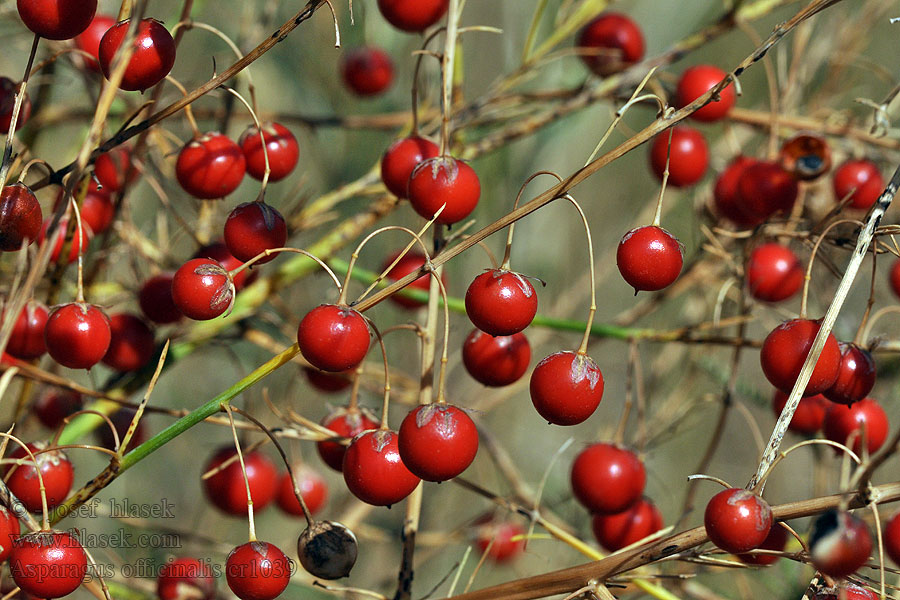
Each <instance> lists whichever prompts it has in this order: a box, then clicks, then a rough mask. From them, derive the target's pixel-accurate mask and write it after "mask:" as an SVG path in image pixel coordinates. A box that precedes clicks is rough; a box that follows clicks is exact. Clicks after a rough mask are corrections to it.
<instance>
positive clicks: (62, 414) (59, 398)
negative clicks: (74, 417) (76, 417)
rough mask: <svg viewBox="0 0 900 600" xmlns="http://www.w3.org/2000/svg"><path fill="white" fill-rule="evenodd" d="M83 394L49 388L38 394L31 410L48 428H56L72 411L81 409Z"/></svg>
mask: <svg viewBox="0 0 900 600" xmlns="http://www.w3.org/2000/svg"><path fill="white" fill-rule="evenodd" d="M82 405H83V401H82V399H81V394H79V393H78V392H72V391H69V390H63V389H53V390H49V391H48V392H47V393H45V394H41V395H40V396H38V399H37V400H35V402H34V405H33V406H32V407H31V410H32V411H33V412H34V414H35V415H37V418H38V420H39V421H40V422H41V424H43V425H44V427H46V428H48V429H56V428H57V427H59V426H60V425H62V424H63V420H65V418H66V417H68V416H69V415H71V414H72V413H74V412H76V411H79V410H81V408H82Z"/></svg>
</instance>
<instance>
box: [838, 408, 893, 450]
mask: <svg viewBox="0 0 900 600" xmlns="http://www.w3.org/2000/svg"><path fill="white" fill-rule="evenodd" d="M864 428H865V432H864V431H863V429H864ZM824 433H825V437H826V438H828V439H829V440H831V441H833V442H838V443H839V444H844V445H849V442H850V436H851V435H852V436H853V440H854V441H853V446H851V447H850V448H851V449H852V450H853V451H854V452H855V453H857V454H859V453H860V452H861V451H862V438H863V436H865V439H866V449H867V450H868V452H869V454H873V453H874V452H877V451H878V449H879V448H881V446H882V444H884V441H885V440H886V439H887V435H888V418H887V414H886V413H885V412H884V409H883V408H881V406H880V405H879V404H878V402H876V401H875V400H873V399H872V398H863V399H862V400H860V401H859V402H855V403H854V404H853V406H846V405H843V404H834V403H832V404H831V405H830V406H829V407H828V411H827V412H826V413H825V425H824Z"/></svg>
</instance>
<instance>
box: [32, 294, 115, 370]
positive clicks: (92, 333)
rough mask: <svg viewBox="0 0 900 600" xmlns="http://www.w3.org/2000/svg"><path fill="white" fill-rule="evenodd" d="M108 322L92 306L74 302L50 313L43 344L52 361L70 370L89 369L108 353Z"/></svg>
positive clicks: (106, 318)
mask: <svg viewBox="0 0 900 600" xmlns="http://www.w3.org/2000/svg"><path fill="white" fill-rule="evenodd" d="M110 337H111V332H110V327H109V318H108V317H107V316H106V314H105V313H104V312H103V311H102V310H100V309H99V308H97V307H96V306H94V305H93V304H84V303H81V302H71V303H69V304H63V305H62V306H58V307H56V308H55V309H53V311H52V312H51V313H50V318H49V319H47V325H46V327H45V328H44V343H45V344H46V345H47V352H48V353H49V354H50V357H51V358H52V359H53V360H55V361H56V362H58V363H59V364H61V365H62V366H64V367H69V368H70V369H90V368H91V367H93V366H94V365H96V364H97V363H98V362H100V360H101V359H102V358H103V356H104V355H105V354H106V351H107V350H108V349H109V342H110Z"/></svg>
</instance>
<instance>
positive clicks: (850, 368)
mask: <svg viewBox="0 0 900 600" xmlns="http://www.w3.org/2000/svg"><path fill="white" fill-rule="evenodd" d="M838 347H839V348H840V349H841V366H840V371H839V372H838V377H837V380H836V381H835V382H834V385H832V386H831V387H830V388H828V389H827V390H825V391H824V392H823V393H822V395H823V396H825V397H826V398H828V399H829V400H831V401H832V402H837V403H838V404H853V403H854V402H857V401H859V400H862V399H863V398H865V397H866V396H868V395H869V392H871V391H872V388H873V387H875V361H874V360H872V355H871V354H869V351H868V350H865V349H863V348H860V347H859V346H857V345H856V344H853V343H847V342H838Z"/></svg>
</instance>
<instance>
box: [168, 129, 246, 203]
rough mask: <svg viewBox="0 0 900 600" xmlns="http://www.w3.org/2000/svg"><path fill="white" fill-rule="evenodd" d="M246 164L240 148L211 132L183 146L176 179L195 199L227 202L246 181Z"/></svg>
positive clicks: (176, 163) (218, 134)
mask: <svg viewBox="0 0 900 600" xmlns="http://www.w3.org/2000/svg"><path fill="white" fill-rule="evenodd" d="M246 168H247V167H246V160H245V159H244V153H243V152H242V151H241V147H240V146H238V145H237V144H235V143H234V142H233V141H231V139H230V138H228V137H227V136H224V135H222V134H221V133H218V132H211V133H207V134H204V135H201V136H200V137H198V138H194V139H193V140H191V141H190V142H188V143H187V144H185V145H184V147H183V148H182V149H181V152H179V154H178V160H177V161H176V162H175V177H176V178H177V179H178V183H179V184H180V185H181V187H182V189H183V190H184V191H186V192H187V193H188V194H190V195H191V196H193V197H195V198H201V199H204V200H214V199H216V198H224V197H225V196H227V195H228V194H230V193H231V192H233V191H234V190H236V189H237V188H238V186H239V185H240V184H241V181H242V180H243V179H244V173H245V171H246Z"/></svg>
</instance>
